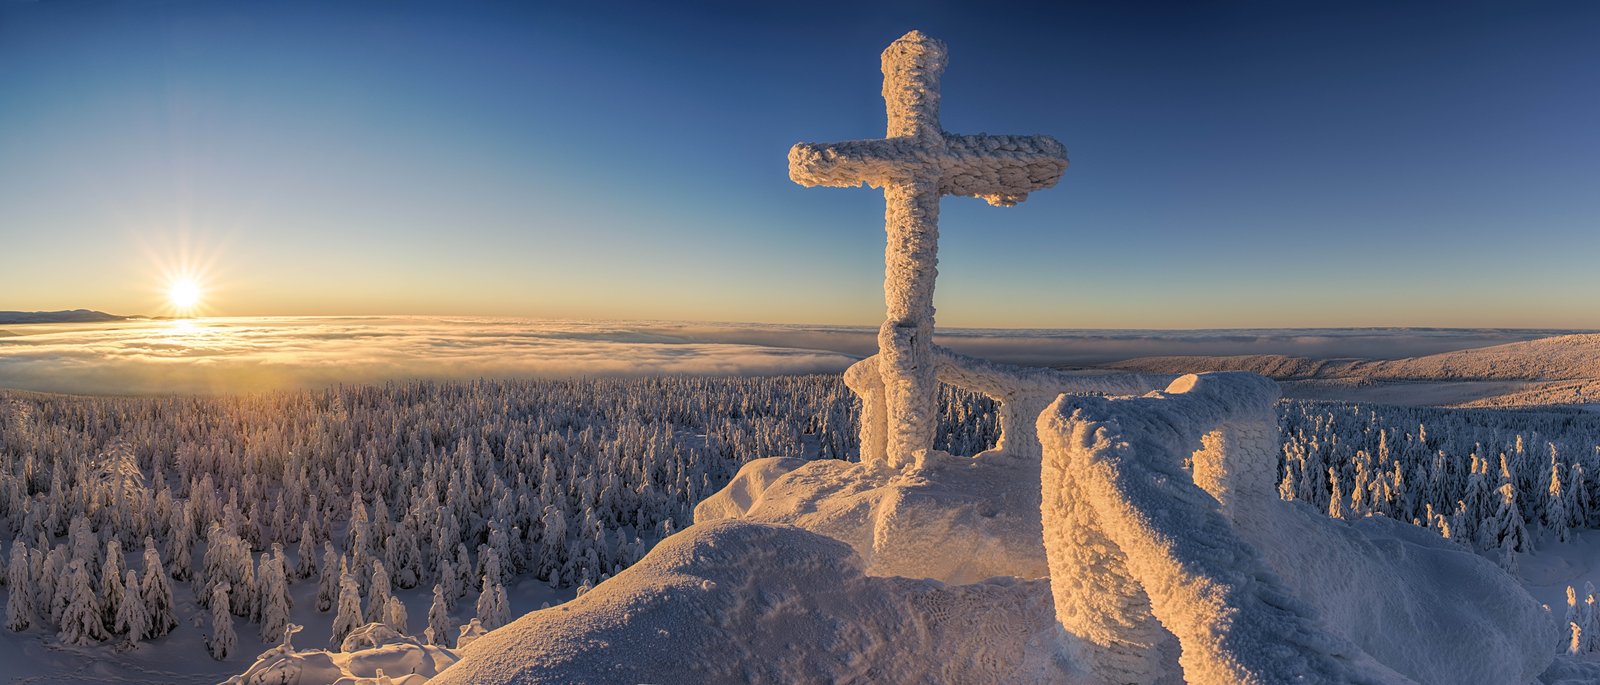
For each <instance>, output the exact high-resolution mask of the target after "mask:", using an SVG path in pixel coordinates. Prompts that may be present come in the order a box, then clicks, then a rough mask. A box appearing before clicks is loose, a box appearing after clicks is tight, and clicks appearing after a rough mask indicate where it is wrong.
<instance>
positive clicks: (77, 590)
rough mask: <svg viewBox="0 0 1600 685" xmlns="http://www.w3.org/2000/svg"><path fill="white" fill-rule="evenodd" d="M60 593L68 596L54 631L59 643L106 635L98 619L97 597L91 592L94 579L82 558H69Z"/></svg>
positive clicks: (82, 641) (86, 641)
mask: <svg viewBox="0 0 1600 685" xmlns="http://www.w3.org/2000/svg"><path fill="white" fill-rule="evenodd" d="M62 594H63V595H66V596H67V597H69V598H70V599H69V600H68V601H67V605H66V610H65V612H63V613H62V615H61V629H60V631H59V632H58V633H57V634H58V635H59V636H60V638H61V641H62V642H63V643H66V644H69V645H88V644H94V643H96V642H101V641H104V640H105V639H106V638H107V637H109V635H107V634H106V629H105V624H104V623H103V622H102V620H101V618H100V598H99V597H98V596H97V595H96V594H95V590H94V581H93V580H91V578H90V574H89V569H88V568H86V566H85V564H84V562H83V561H82V560H73V562H72V565H71V568H70V570H69V571H68V574H67V583H66V591H65V592H63V593H62Z"/></svg>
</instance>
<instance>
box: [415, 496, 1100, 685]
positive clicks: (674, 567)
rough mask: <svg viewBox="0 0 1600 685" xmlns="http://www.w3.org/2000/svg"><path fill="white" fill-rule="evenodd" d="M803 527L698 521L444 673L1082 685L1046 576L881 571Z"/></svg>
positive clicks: (455, 676) (507, 677)
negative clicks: (1064, 647) (1068, 658)
mask: <svg viewBox="0 0 1600 685" xmlns="http://www.w3.org/2000/svg"><path fill="white" fill-rule="evenodd" d="M862 568H863V563H862V561H861V559H860V557H858V556H857V555H856V554H854V553H853V552H852V551H851V549H850V547H849V546H847V545H845V544H843V543H840V542H838V541H835V540H830V539H828V538H826V537H823V536H820V535H816V534H813V533H809V532H806V531H804V530H800V529H798V528H794V527H791V526H783V525H772V524H762V523H751V522H746V521H738V520H725V521H716V522H710V523H703V524H697V525H694V526H691V527H689V528H687V529H685V530H684V531H682V532H680V533H678V534H677V535H674V536H672V537H670V538H668V539H666V540H664V541H662V542H661V544H660V545H658V546H657V547H656V548H655V550H653V551H652V552H651V553H650V554H649V555H648V556H647V557H645V559H644V560H642V561H640V562H639V563H638V564H635V565H634V566H633V567H631V568H629V569H627V570H625V571H623V572H622V573H620V574H618V575H617V576H616V577H614V578H612V579H611V580H609V581H607V582H605V583H601V584H600V585H599V586H597V587H596V588H595V589H594V590H592V591H590V592H588V593H586V594H584V595H583V596H581V597H579V598H577V599H575V600H573V601H572V602H569V603H567V604H563V605H561V606H558V607H554V608H550V609H544V610H541V611H537V612H533V613H530V614H527V615H526V616H523V617H522V618H521V619H519V620H517V621H515V622H513V623H512V624H510V625H508V626H506V627H504V628H501V629H499V630H496V631H493V632H490V633H489V634H487V635H485V636H484V637H482V638H480V639H479V640H477V641H476V642H474V643H473V644H472V645H471V646H469V647H468V648H466V649H465V650H462V653H461V661H460V662H458V663H457V664H456V665H455V666H453V667H451V668H450V669H449V670H447V671H445V672H444V673H442V674H440V675H439V677H438V678H435V679H434V680H433V681H432V682H434V683H439V684H441V685H456V684H468V683H470V684H473V685H493V684H496V683H535V682H550V683H557V682H559V683H645V682H656V683H680V682H681V683H721V682H742V683H793V682H951V683H954V682H961V683H1028V682H1056V683H1061V682H1081V681H1079V680H1077V679H1076V677H1075V676H1073V675H1071V674H1070V673H1069V672H1068V671H1067V664H1066V662H1065V661H1064V660H1063V659H1061V658H1059V657H1058V656H1057V651H1058V644H1059V642H1058V638H1057V636H1056V634H1057V633H1058V632H1059V631H1058V629H1057V628H1056V625H1055V617H1054V613H1053V611H1052V608H1051V604H1050V593H1049V587H1048V584H1047V583H1045V582H1044V581H1040V580H1035V581H1024V580H1017V579H1010V578H1006V579H995V580H991V581H986V582H981V583H975V584H970V585H963V586H947V585H945V584H943V583H939V582H936V581H931V580H913V579H907V578H878V577H872V576H867V575H865V574H864V573H863V572H862Z"/></svg>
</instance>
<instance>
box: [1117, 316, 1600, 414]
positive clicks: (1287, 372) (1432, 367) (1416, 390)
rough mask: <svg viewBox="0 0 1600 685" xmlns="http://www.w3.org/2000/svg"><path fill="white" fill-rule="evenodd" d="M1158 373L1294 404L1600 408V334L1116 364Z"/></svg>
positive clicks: (1143, 359) (1146, 358)
mask: <svg viewBox="0 0 1600 685" xmlns="http://www.w3.org/2000/svg"><path fill="white" fill-rule="evenodd" d="M1110 366H1112V367H1114V368H1119V369H1128V370H1137V371H1144V372H1151V373H1177V372H1178V371H1179V370H1182V369H1193V370H1199V371H1253V372H1255V373H1259V374H1262V375H1264V376H1268V377H1270V378H1275V379H1277V380H1280V381H1285V384H1284V386H1285V387H1284V391H1285V394H1286V395H1287V396H1290V397H1300V398H1307V399H1343V400H1362V401H1374V402H1389V403H1396V404H1442V405H1461V406H1530V405H1593V404H1596V403H1600V334H1595V333H1584V334H1575V335H1559V336H1554V337H1549V338H1540V339H1537V340H1528V341H1525V342H1514V343H1508V344H1504V345H1492V346H1489V347H1479V348H1475V349H1469V350H1460V351H1455V352H1444V353H1440V354H1430V355H1427V356H1421V357H1409V358H1406V359H1393V360H1366V359H1308V358H1305V357H1290V356H1283V355H1237V356H1215V357H1207V356H1195V357H1178V356H1165V357H1141V358H1137V359H1130V360H1128V361H1124V362H1118V363H1115V364H1111V365H1110Z"/></svg>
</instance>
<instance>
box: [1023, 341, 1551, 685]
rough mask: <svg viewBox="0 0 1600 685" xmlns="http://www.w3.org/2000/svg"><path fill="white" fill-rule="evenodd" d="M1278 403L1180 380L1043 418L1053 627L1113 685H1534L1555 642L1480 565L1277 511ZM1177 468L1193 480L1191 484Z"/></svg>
mask: <svg viewBox="0 0 1600 685" xmlns="http://www.w3.org/2000/svg"><path fill="white" fill-rule="evenodd" d="M1276 398H1277V388H1276V386H1275V385H1274V384H1273V383H1272V382H1271V381H1269V380H1267V379H1265V378H1263V377H1261V376H1256V375H1254V374H1247V373H1222V374H1205V375H1200V376H1185V377H1183V378H1180V379H1178V380H1177V381H1174V382H1173V384H1172V385H1171V386H1170V387H1169V388H1168V390H1167V392H1162V393H1152V394H1151V395H1147V396H1145V397H1141V398H1120V399H1105V398H1094V397H1072V396H1065V395H1064V396H1062V397H1061V398H1060V399H1059V400H1058V401H1057V402H1056V403H1055V404H1053V405H1052V406H1051V407H1050V408H1049V409H1048V410H1047V411H1046V412H1045V413H1044V414H1043V415H1041V416H1040V417H1039V430H1040V434H1041V436H1042V437H1043V440H1044V446H1045V459H1044V462H1043V467H1042V475H1041V480H1042V487H1043V511H1042V515H1043V527H1044V539H1045V550H1046V555H1047V557H1048V559H1049V564H1050V574H1051V586H1052V591H1053V593H1054V596H1055V602H1056V615H1057V618H1058V620H1060V622H1061V624H1062V627H1063V628H1065V629H1066V630H1067V632H1069V633H1071V634H1074V635H1076V636H1077V637H1078V638H1079V639H1081V640H1083V641H1084V643H1085V644H1084V645H1083V646H1082V647H1081V648H1080V649H1079V654H1081V655H1082V658H1083V659H1084V660H1085V662H1086V663H1087V664H1088V666H1089V668H1090V669H1091V670H1093V671H1094V672H1095V673H1096V674H1098V675H1099V676H1100V677H1102V678H1104V679H1106V680H1107V681H1109V682H1126V683H1151V682H1156V681H1158V680H1159V679H1161V678H1162V677H1164V676H1166V675H1168V673H1167V672H1166V667H1165V665H1164V664H1162V663H1161V662H1160V660H1159V655H1160V654H1163V653H1166V652H1168V651H1170V647H1171V645H1170V641H1171V640H1173V639H1174V637H1175V638H1176V640H1177V641H1178V642H1179V643H1180V644H1181V646H1182V650H1181V653H1182V656H1181V657H1180V664H1181V667H1182V673H1183V677H1184V679H1185V680H1186V681H1187V682H1190V683H1207V684H1209V683H1215V684H1219V685H1220V684H1223V683H1280V682H1328V683H1355V682H1362V683H1374V682H1377V683H1386V682H1425V683H1441V684H1444V683H1500V682H1528V681H1529V680H1530V679H1532V678H1533V677H1534V676H1535V675H1537V674H1538V673H1539V672H1541V671H1542V670H1543V669H1544V668H1545V667H1546V666H1547V665H1548V664H1549V662H1550V659H1551V657H1552V656H1553V655H1552V654H1551V650H1550V649H1549V645H1550V644H1551V643H1552V642H1553V641H1554V639H1555V634H1554V632H1553V629H1554V626H1553V624H1552V623H1551V622H1550V620H1549V618H1548V616H1547V615H1546V614H1545V613H1544V611H1543V610H1542V608H1540V607H1539V605H1538V604H1537V603H1536V602H1534V601H1533V599H1532V598H1531V597H1528V596H1527V593H1526V592H1525V591H1523V590H1522V589H1521V587H1520V586H1519V585H1518V584H1517V583H1516V582H1515V581H1514V580H1513V579H1511V578H1510V577H1509V576H1507V575H1505V574H1504V573H1502V572H1500V571H1499V570H1498V569H1496V568H1494V567H1493V565H1492V564H1490V563H1489V562H1487V561H1486V560H1484V559H1482V558H1480V557H1477V556H1476V555H1473V554H1470V553H1468V552H1466V551H1465V550H1461V549H1457V548H1453V547H1452V545H1451V544H1450V543H1448V542H1445V541H1442V540H1439V539H1438V538H1436V537H1434V536H1431V535H1428V534H1427V533H1426V532H1425V531H1420V530H1415V529H1407V527H1406V526H1405V524H1403V523H1399V522H1393V521H1388V520H1384V519H1372V520H1366V521H1362V522H1359V523H1357V524H1350V523H1345V522H1341V521H1335V520H1330V519H1327V518H1326V517H1323V516H1321V514H1320V513H1319V512H1313V511H1310V510H1309V509H1307V508H1306V507H1304V506H1300V505H1296V504H1293V503H1288V502H1282V501H1279V500H1278V498H1277V495H1276V492H1275V489H1274V488H1273V487H1272V481H1273V478H1274V477H1275V474H1276V466H1277V454H1276V449H1275V446H1276V439H1275V437H1276V428H1275V423H1274V418H1273V414H1272V405H1273V402H1274V400H1276ZM1186 458H1188V460H1191V461H1192V470H1191V469H1190V468H1185V461H1186Z"/></svg>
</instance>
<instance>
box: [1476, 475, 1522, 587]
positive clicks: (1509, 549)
mask: <svg viewBox="0 0 1600 685" xmlns="http://www.w3.org/2000/svg"><path fill="white" fill-rule="evenodd" d="M1499 492H1500V507H1499V509H1498V510H1496V512H1495V515H1494V519H1493V520H1491V521H1490V523H1489V524H1488V525H1487V526H1485V527H1484V529H1483V535H1484V538H1483V541H1482V546H1483V548H1484V549H1489V550H1494V551H1495V553H1496V554H1495V558H1496V560H1498V561H1499V562H1500V566H1501V567H1503V568H1505V569H1506V570H1508V571H1514V570H1516V567H1517V559H1516V554H1515V553H1518V552H1528V551H1531V548H1530V546H1529V544H1528V527H1527V524H1526V523H1524V522H1523V520H1522V511H1521V508H1520V507H1518V506H1517V492H1516V488H1515V487H1513V486H1512V484H1511V483H1510V482H1505V483H1502V484H1501V485H1500V489H1499Z"/></svg>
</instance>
